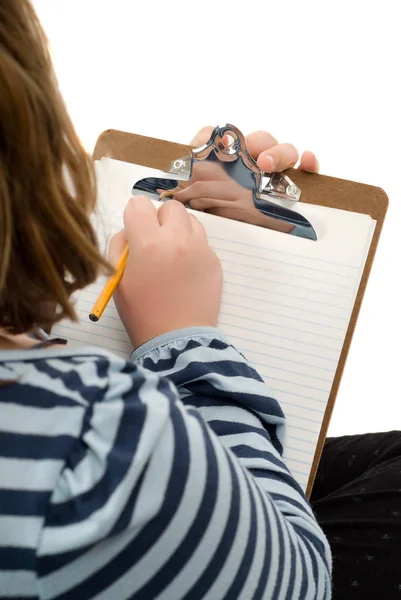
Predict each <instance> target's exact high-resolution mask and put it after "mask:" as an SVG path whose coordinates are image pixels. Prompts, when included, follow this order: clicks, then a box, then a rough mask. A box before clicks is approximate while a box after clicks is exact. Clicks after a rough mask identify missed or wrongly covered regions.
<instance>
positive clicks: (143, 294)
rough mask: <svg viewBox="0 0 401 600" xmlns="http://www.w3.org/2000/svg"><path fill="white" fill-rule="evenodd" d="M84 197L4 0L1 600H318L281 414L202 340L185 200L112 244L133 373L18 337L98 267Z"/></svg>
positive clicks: (213, 263)
mask: <svg viewBox="0 0 401 600" xmlns="http://www.w3.org/2000/svg"><path fill="white" fill-rule="evenodd" d="M264 139H266V138H264V136H260V135H256V136H253V138H250V139H249V146H250V149H251V151H252V152H253V153H254V154H255V153H256V155H258V154H260V150H261V148H260V143H261V140H262V141H263V140H264ZM272 152H273V154H272V156H273V158H274V156H276V159H277V160H282V161H283V164H282V165H279V166H280V167H285V166H288V164H289V163H291V162H294V160H293V159H294V156H293V154H294V151H293V149H292V148H291V147H287V146H285V147H284V148H280V147H278V148H275V149H273V151H272ZM296 158H297V157H296V156H295V160H296ZM310 158H311V157H310V156H309V157H307V159H309V160H310ZM267 160H268V159H267V158H266V157H265V156H262V157H261V158H260V161H261V166H262V168H264V165H263V162H266V161H267ZM66 173H68V175H69V176H70V178H71V181H72V186H71V185H67V184H66V177H65V175H66ZM95 197H96V193H95V183H94V175H93V170H92V165H91V161H90V159H89V158H88V157H87V156H86V155H85V153H84V151H83V149H82V148H81V146H80V144H79V141H78V138H77V136H76V133H75V132H74V129H73V126H72V124H71V122H70V120H69V118H68V116H67V113H66V110H65V108H64V105H63V102H62V100H61V98H60V95H59V92H58V90H57V86H56V82H55V77H54V74H53V70H52V66H51V62H50V58H49V54H48V50H47V47H46V42H45V39H44V35H43V32H42V30H41V28H40V26H39V23H38V21H37V19H36V17H35V14H34V12H33V10H32V7H31V6H30V4H29V2H27V1H26V0H0V328H1V329H0V332H1V334H0V335H1V337H0V380H1V387H0V595H1V597H4V598H19V599H24V598H63V599H64V600H67V599H70V598H71V599H72V598H74V599H80V600H84V599H89V598H95V597H96V598H117V599H118V600H124V599H125V598H135V599H138V600H139V599H142V598H146V599H150V598H161V599H165V600H167V599H171V600H178V599H180V598H191V599H196V598H210V599H213V600H218V599H223V598H244V599H246V600H249V599H251V598H254V599H255V600H256V599H258V598H265V599H270V598H284V597H286V598H303V599H312V598H321V599H323V598H330V593H331V592H330V587H331V584H330V569H331V558H330V550H329V545H328V543H327V541H326V539H325V536H324V535H323V533H322V531H321V529H320V527H319V525H318V524H317V522H316V519H315V517H314V515H313V513H312V511H311V508H310V507H309V505H308V502H307V501H306V499H305V497H304V495H303V493H302V491H301V489H300V488H299V486H298V485H297V483H296V482H295V480H294V479H293V477H292V476H291V474H290V472H289V471H288V469H287V468H286V466H285V464H284V463H283V460H282V457H281V454H282V443H283V435H284V427H285V422H284V415H283V413H282V411H281V409H280V406H279V404H278V403H277V401H276V400H275V399H274V398H273V397H272V396H271V395H270V393H269V390H268V388H267V387H266V386H265V384H264V383H263V382H262V380H261V378H260V377H259V375H258V374H257V373H256V372H255V371H254V370H253V369H252V368H251V367H250V366H249V365H248V363H247V362H246V360H245V359H244V358H243V356H242V355H241V354H239V353H238V352H237V351H236V350H235V348H234V347H233V346H232V345H231V344H230V343H229V341H228V340H226V338H225V337H224V336H223V335H222V334H221V333H220V332H219V331H218V330H217V329H216V323H217V317H218V313H219V306H220V298H221V288H222V273H221V267H220V264H219V261H218V259H217V257H216V256H215V254H214V253H213V251H212V250H211V248H210V247H209V245H208V242H207V239H206V236H205V232H204V230H203V228H202V226H201V225H200V223H199V222H198V221H197V220H196V219H195V218H193V217H191V216H189V214H188V213H187V211H186V210H185V208H184V207H183V205H182V204H180V203H179V202H175V201H173V202H167V203H166V204H164V205H163V207H162V208H161V210H160V211H159V212H156V210H155V209H154V207H153V205H152V204H151V202H150V201H149V200H148V199H147V198H145V197H141V198H136V199H135V200H134V201H131V202H130V203H129V204H128V206H127V208H126V211H125V214H124V230H123V231H122V232H121V233H120V234H119V235H118V236H116V238H115V239H114V243H113V246H112V253H111V257H110V260H111V262H113V261H114V260H115V257H116V256H118V255H119V253H120V250H121V248H122V247H123V246H124V245H125V243H126V241H128V243H129V247H130V258H129V261H128V264H127V268H126V272H125V275H124V278H123V281H122V283H121V286H120V289H119V291H118V294H117V297H116V302H117V305H118V308H119V312H120V316H121V319H122V321H123V323H124V325H125V327H126V329H127V332H128V334H129V336H130V338H131V340H132V344H133V347H134V348H136V349H135V351H134V352H133V354H132V356H131V358H130V359H129V360H127V361H124V360H121V359H119V358H117V357H115V356H113V355H111V354H108V353H107V352H100V351H98V350H95V349H93V348H85V349H82V350H69V349H68V347H65V346H64V345H62V343H61V342H62V341H60V340H48V341H47V342H43V341H41V342H38V341H35V340H34V339H32V338H33V337H34V336H35V335H37V331H38V330H40V329H41V328H49V327H51V325H52V324H53V323H55V322H56V321H58V320H59V319H61V318H65V317H68V318H74V308H73V305H72V304H71V301H70V295H71V293H72V292H73V291H74V290H76V289H78V288H81V287H83V286H86V285H87V284H89V283H90V282H92V281H93V280H94V279H95V277H96V276H97V274H98V273H99V272H100V271H110V270H111V268H110V267H109V265H108V263H107V262H106V261H105V260H104V259H103V258H102V256H101V255H100V253H99V250H98V248H97V246H96V240H95V235H94V232H93V230H92V227H91V224H90V219H89V216H90V213H91V211H92V210H93V208H94V204H95Z"/></svg>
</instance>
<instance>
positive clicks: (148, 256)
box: [109, 196, 222, 347]
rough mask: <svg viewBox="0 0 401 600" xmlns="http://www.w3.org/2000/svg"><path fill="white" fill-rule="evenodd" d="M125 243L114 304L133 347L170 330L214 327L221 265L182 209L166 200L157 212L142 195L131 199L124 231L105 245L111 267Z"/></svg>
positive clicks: (201, 230) (201, 231)
mask: <svg viewBox="0 0 401 600" xmlns="http://www.w3.org/2000/svg"><path fill="white" fill-rule="evenodd" d="M127 242H128V244H129V257H128V261H127V266H126V268H125V272H124V276H123V278H122V280H121V283H120V285H119V287H118V290H117V292H116V293H115V295H114V299H115V304H116V307H117V310H118V312H119V315H120V318H121V321H122V322H123V324H124V327H125V329H126V331H127V333H128V335H129V337H130V339H131V342H132V343H133V345H134V346H135V347H138V346H140V345H141V344H143V343H145V342H146V341H148V340H150V339H151V338H154V337H156V336H158V335H161V334H163V333H167V332H169V331H173V330H175V329H181V328H183V327H192V326H211V327H215V326H216V325H217V318H218V314H219V310H220V302H221V293H222V269H221V265H220V261H219V260H218V258H217V256H216V255H215V253H214V252H213V250H212V249H211V248H210V246H209V244H208V241H207V238H206V233H205V230H204V228H203V226H202V225H201V223H200V222H199V221H198V220H197V219H196V218H195V217H193V216H192V215H191V214H190V213H188V212H187V210H186V209H185V207H184V206H183V205H182V204H180V203H179V202H176V201H175V200H171V201H168V202H165V203H164V204H163V205H162V206H161V208H160V209H159V210H158V211H156V208H155V207H154V205H153V204H152V202H151V201H150V200H149V199H148V198H146V197H145V196H137V197H135V198H131V200H130V201H129V202H128V205H127V207H126V209H125V211H124V230H123V231H120V232H119V233H117V234H116V235H115V236H114V237H113V239H112V241H111V244H110V252H109V258H110V261H111V262H112V263H114V264H116V263H117V260H118V258H119V256H120V255H121V252H122V251H123V249H124V247H125V245H126V243H127Z"/></svg>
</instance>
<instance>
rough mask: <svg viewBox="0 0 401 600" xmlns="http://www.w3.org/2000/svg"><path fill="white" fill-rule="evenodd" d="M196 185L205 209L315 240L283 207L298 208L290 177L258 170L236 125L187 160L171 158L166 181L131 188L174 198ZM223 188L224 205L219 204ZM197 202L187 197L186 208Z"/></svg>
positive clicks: (151, 180)
mask: <svg viewBox="0 0 401 600" xmlns="http://www.w3.org/2000/svg"><path fill="white" fill-rule="evenodd" d="M205 163H207V164H205ZM173 177H174V179H175V181H174V179H173ZM180 181H186V182H188V185H185V184H184V185H182V184H180V183H179V182H180ZM196 182H198V183H199V182H202V184H203V185H204V184H205V183H208V186H207V187H208V193H209V194H211V195H210V196H207V197H206V198H204V199H203V200H202V202H204V203H206V204H205V208H204V209H203V210H209V211H210V212H213V213H214V214H218V215H220V216H223V217H227V218H230V219H238V220H241V221H245V222H249V223H251V224H252V225H258V226H260V227H266V228H267V229H273V230H276V231H282V232H283V233H289V234H290V235H295V236H297V237H304V238H308V239H312V240H316V239H317V236H316V232H315V230H314V228H313V226H312V225H311V223H310V222H309V221H308V219H306V218H305V217H304V216H303V215H301V214H300V213H299V212H297V210H291V209H290V208H288V203H287V204H286V202H288V201H291V204H292V203H294V204H296V203H297V202H298V201H299V199H300V196H301V190H300V189H299V188H298V187H297V186H296V185H295V184H294V182H293V181H291V179H290V178H289V177H288V175H285V174H283V173H264V172H263V171H261V169H260V168H259V167H258V165H257V163H256V161H255V160H254V159H253V158H252V157H251V156H250V154H249V152H248V150H247V148H246V143H245V138H244V136H243V135H242V133H241V132H240V131H239V129H237V128H236V127H234V125H229V124H228V125H223V126H218V127H216V128H215V129H214V130H213V132H212V135H211V136H210V139H209V141H208V142H207V143H206V144H205V145H204V146H202V147H201V148H197V149H195V150H193V151H192V154H190V155H189V156H184V157H181V158H176V159H175V160H173V161H172V162H171V163H170V168H169V170H168V172H167V173H165V178H164V179H154V178H148V179H144V180H142V181H140V182H138V183H137V184H135V186H134V189H133V193H134V194H135V193H138V192H139V193H140V192H141V191H146V192H147V193H149V192H151V191H153V192H154V193H155V192H157V191H158V190H159V191H160V190H163V189H164V190H167V191H169V190H170V191H171V195H174V190H175V188H176V187H177V186H178V189H182V188H190V187H191V185H192V184H194V183H196ZM213 185H214V188H213ZM198 188H199V186H198ZM178 189H177V190H176V191H177V192H178ZM218 190H220V192H218ZM221 190H223V195H222V197H221V200H222V201H223V200H224V201H223V202H218V200H219V193H221ZM208 199H210V202H209V204H210V207H209V206H208ZM195 200H198V198H197V197H196V196H195V197H194V198H193V199H192V200H191V199H190V198H189V199H188V200H187V201H188V205H189V206H191V204H190V203H191V202H192V201H195ZM213 203H214V204H213ZM198 205H199V201H198ZM294 208H295V207H294ZM201 210H202V208H201Z"/></svg>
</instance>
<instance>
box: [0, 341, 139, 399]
mask: <svg viewBox="0 0 401 600" xmlns="http://www.w3.org/2000/svg"><path fill="white" fill-rule="evenodd" d="M1 379H3V380H7V381H8V382H10V383H9V384H8V385H5V386H4V387H3V392H5V395H6V396H8V397H9V398H10V399H11V398H12V397H17V398H18V402H19V403H22V404H28V405H30V406H32V405H35V399H36V401H37V403H38V405H39V406H40V407H41V408H50V407H51V406H52V405H58V404H61V405H77V404H79V405H81V406H89V405H91V404H92V403H93V402H96V401H99V400H101V399H103V398H104V397H105V396H110V395H113V392H116V393H120V394H123V393H124V392H127V391H129V390H132V389H133V388H135V387H136V386H137V385H139V384H140V382H141V381H143V379H144V374H143V369H141V368H140V367H137V366H136V365H135V364H134V363H132V362H130V361H128V360H124V359H123V358H119V357H118V356H115V355H113V354H111V353H108V352H106V351H102V350H97V349H94V348H85V349H83V350H81V349H80V350H64V349H62V350H57V351H52V352H48V351H47V352H43V351H39V350H37V351H35V350H33V351H31V352H26V353H25V354H22V353H18V354H14V355H13V354H12V353H10V354H9V356H6V357H5V358H4V359H3V360H2V361H1V362H0V380H1ZM2 396H3V394H2Z"/></svg>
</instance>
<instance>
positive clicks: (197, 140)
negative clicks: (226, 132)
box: [190, 125, 214, 148]
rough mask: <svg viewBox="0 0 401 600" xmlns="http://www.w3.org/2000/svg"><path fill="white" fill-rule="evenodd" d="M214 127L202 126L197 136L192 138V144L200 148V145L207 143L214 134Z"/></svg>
mask: <svg viewBox="0 0 401 600" xmlns="http://www.w3.org/2000/svg"><path fill="white" fill-rule="evenodd" d="M213 129H214V127H212V126H211V125H207V126H206V127H202V129H200V130H199V131H198V133H197V134H196V136H195V137H194V138H193V139H192V140H191V142H190V145H191V146H196V147H197V148H200V146H203V145H204V144H206V142H207V141H209V139H210V136H211V135H212V131H213Z"/></svg>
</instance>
